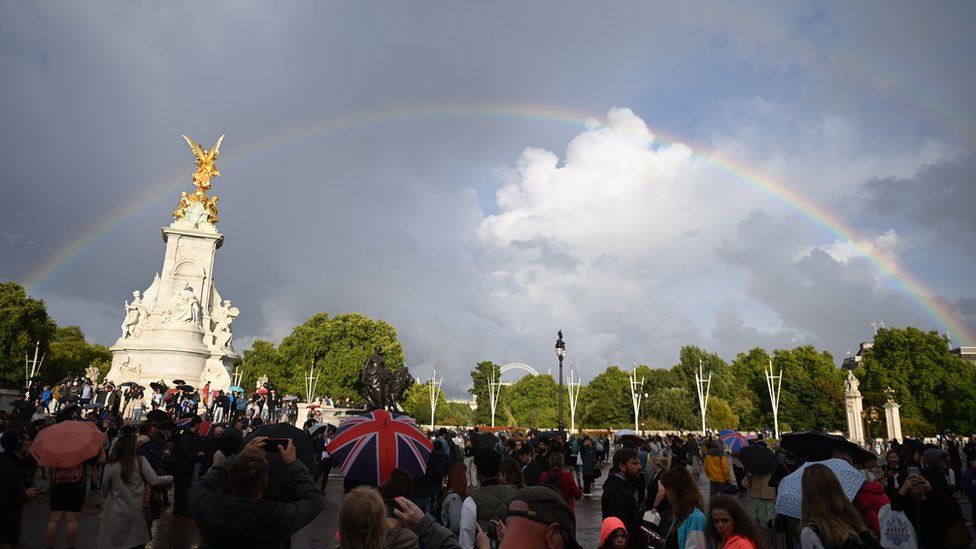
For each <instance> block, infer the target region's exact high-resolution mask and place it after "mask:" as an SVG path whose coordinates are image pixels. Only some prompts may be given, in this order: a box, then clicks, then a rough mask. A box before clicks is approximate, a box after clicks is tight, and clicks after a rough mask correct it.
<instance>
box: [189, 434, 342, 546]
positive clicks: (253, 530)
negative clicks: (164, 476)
mask: <svg viewBox="0 0 976 549" xmlns="http://www.w3.org/2000/svg"><path fill="white" fill-rule="evenodd" d="M265 440H267V437H254V439H252V440H251V441H250V442H249V443H248V444H247V446H245V447H244V450H243V451H241V453H240V454H237V455H236V456H232V457H230V458H228V459H227V460H225V461H224V462H223V463H220V464H218V465H215V466H213V468H211V469H210V472H209V473H207V474H206V476H204V477H201V478H200V480H199V481H198V482H197V483H196V484H194V485H193V488H192V489H190V493H189V502H190V509H191V511H192V513H193V518H194V519H195V520H196V523H197V527H198V528H199V529H200V537H201V538H202V540H203V546H204V547H210V548H223V547H226V548H228V549H231V548H233V549H237V548H240V547H267V548H284V547H288V546H289V543H290V540H291V536H292V535H293V534H294V533H295V532H298V531H299V530H301V529H302V528H304V527H305V525H307V524H308V523H309V522H311V521H312V520H314V519H315V517H317V516H318V514H319V512H321V511H322V507H323V504H322V498H321V497H319V491H318V490H317V489H316V487H315V482H314V481H313V480H312V475H310V474H309V472H308V470H307V469H306V468H305V466H304V465H302V462H301V461H298V460H297V459H296V455H295V445H294V443H292V442H291V441H290V440H289V441H288V446H286V447H285V448H284V449H282V450H281V457H282V458H283V459H284V461H285V464H286V467H287V468H288V475H289V482H290V483H291V487H292V489H293V490H294V492H295V493H296V494H298V498H299V499H298V501H296V502H289V503H286V502H282V501H267V500H265V499H263V498H264V490H265V486H266V484H267V481H268V460H267V458H266V457H265V454H264V450H263V449H262V448H263V445H264V441H265Z"/></svg>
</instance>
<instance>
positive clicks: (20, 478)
mask: <svg viewBox="0 0 976 549" xmlns="http://www.w3.org/2000/svg"><path fill="white" fill-rule="evenodd" d="M0 447H3V452H2V453H0V546H4V547H6V546H10V547H17V544H19V543H20V525H21V519H22V517H23V515H24V504H25V503H27V500H28V499H30V498H33V497H36V496H37V490H36V489H35V488H34V486H33V484H34V473H35V472H36V471H37V464H36V463H34V459H33V458H32V457H31V456H30V454H28V453H27V451H28V450H29V449H30V439H29V438H28V437H27V436H25V434H24V432H23V431H21V430H20V429H16V428H14V429H8V430H6V431H4V432H3V435H2V436H0Z"/></svg>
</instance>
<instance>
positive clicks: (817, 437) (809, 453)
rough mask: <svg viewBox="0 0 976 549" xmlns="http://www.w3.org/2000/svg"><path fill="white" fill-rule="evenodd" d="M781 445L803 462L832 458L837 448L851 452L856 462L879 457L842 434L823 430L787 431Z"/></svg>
mask: <svg viewBox="0 0 976 549" xmlns="http://www.w3.org/2000/svg"><path fill="white" fill-rule="evenodd" d="M779 445H780V447H781V448H783V449H784V450H786V451H788V452H790V453H792V454H793V455H794V456H796V459H797V461H800V462H803V463H805V462H807V461H823V460H825V459H830V458H831V457H834V452H835V451H837V450H840V451H842V452H844V453H847V454H849V455H850V456H851V458H852V460H853V461H854V463H855V464H860V463H864V462H865V461H867V460H868V459H870V458H876V457H877V456H875V455H874V454H873V453H872V452H869V451H867V450H865V449H864V448H861V447H860V446H858V445H857V444H855V443H853V442H851V441H849V440H847V439H846V438H844V437H842V436H840V435H828V434H827V433H825V432H823V431H801V432H798V433H787V434H785V435H783V439H782V440H781V441H780V444H779Z"/></svg>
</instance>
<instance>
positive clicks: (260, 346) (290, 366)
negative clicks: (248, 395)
mask: <svg viewBox="0 0 976 549" xmlns="http://www.w3.org/2000/svg"><path fill="white" fill-rule="evenodd" d="M377 346H379V347H380V348H381V349H382V352H383V358H384V360H385V361H386V365H387V366H388V367H389V368H391V369H394V370H395V369H397V368H400V367H402V366H403V346H402V345H401V344H400V340H399V339H398V338H397V333H396V330H395V329H394V328H393V326H392V325H391V324H389V323H388V322H386V321H383V320H373V319H371V318H369V317H367V316H366V315H363V314H360V313H346V314H340V315H337V316H335V317H332V318H330V317H329V315H328V314H326V313H319V314H316V315H313V316H312V317H311V318H309V319H308V320H306V321H305V322H304V323H303V324H301V325H299V326H296V327H295V329H294V330H292V332H291V334H289V335H288V336H287V337H285V338H284V339H283V340H281V344H280V345H278V347H277V348H275V346H274V344H273V343H270V342H268V341H262V340H257V341H255V342H254V344H253V345H252V346H251V349H248V350H247V351H244V356H243V361H242V364H241V367H242V368H243V377H242V379H243V381H242V382H243V383H247V384H248V386H253V384H254V382H255V381H256V380H257V378H258V377H260V376H261V375H266V376H268V378H269V379H271V380H274V381H275V383H276V384H277V385H278V387H279V388H281V389H282V390H283V391H285V392H289V393H294V394H297V395H300V396H303V397H304V395H305V375H306V374H307V373H308V370H309V368H310V367H311V365H312V363H313V362H314V363H315V371H316V375H318V376H319V378H318V383H317V390H316V394H318V395H328V396H331V397H333V398H352V399H354V400H358V398H359V394H360V386H359V385H360V381H359V377H360V374H361V373H362V370H363V365H364V364H365V362H366V357H368V356H369V355H371V354H372V353H373V349H374V348H375V347H377Z"/></svg>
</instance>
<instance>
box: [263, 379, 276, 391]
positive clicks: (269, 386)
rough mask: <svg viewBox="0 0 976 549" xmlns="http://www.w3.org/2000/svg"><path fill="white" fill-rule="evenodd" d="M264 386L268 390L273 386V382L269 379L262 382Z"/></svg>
mask: <svg viewBox="0 0 976 549" xmlns="http://www.w3.org/2000/svg"><path fill="white" fill-rule="evenodd" d="M264 388H265V389H267V390H269V391H270V390H271V389H274V388H275V384H274V383H272V382H270V381H269V382H267V383H265V384H264Z"/></svg>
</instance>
